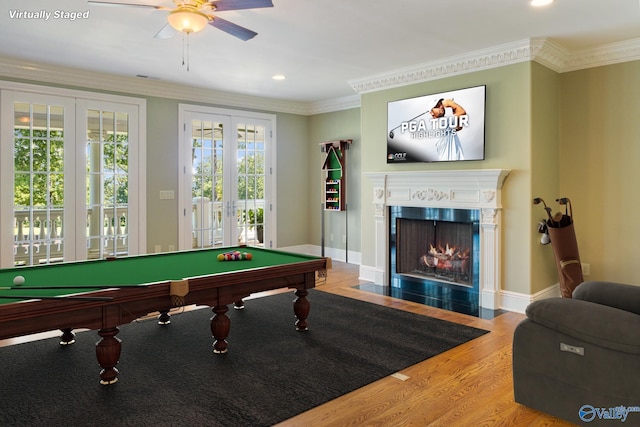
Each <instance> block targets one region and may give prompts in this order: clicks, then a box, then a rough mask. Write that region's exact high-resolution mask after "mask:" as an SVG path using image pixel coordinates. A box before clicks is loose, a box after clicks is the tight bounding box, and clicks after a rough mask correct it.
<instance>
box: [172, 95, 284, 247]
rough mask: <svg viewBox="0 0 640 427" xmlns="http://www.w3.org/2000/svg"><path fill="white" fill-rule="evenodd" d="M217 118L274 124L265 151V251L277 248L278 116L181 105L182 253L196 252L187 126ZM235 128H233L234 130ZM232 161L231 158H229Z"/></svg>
mask: <svg viewBox="0 0 640 427" xmlns="http://www.w3.org/2000/svg"><path fill="white" fill-rule="evenodd" d="M198 114H207V115H216V116H228V117H230V121H231V123H237V120H238V119H239V120H242V118H246V119H254V120H255V119H258V120H266V121H268V122H270V126H271V134H270V139H269V140H268V144H267V148H266V149H265V157H266V158H265V175H266V177H265V197H266V199H265V210H266V209H267V207H269V209H270V210H269V214H268V215H266V214H265V217H266V219H265V221H267V224H266V225H265V230H267V233H268V234H266V235H265V241H264V244H265V247H277V244H276V236H277V230H276V224H277V221H276V213H277V212H276V204H275V200H276V187H277V186H276V146H277V144H276V141H277V138H276V115H275V114H266V113H257V112H252V111H242V110H233V109H227V108H217V107H206V106H202V105H191V104H179V105H178V126H179V127H181V129H179V131H178V147H179V149H178V165H179V173H178V218H179V219H178V247H179V249H180V250H188V249H191V248H192V240H191V218H190V214H191V204H192V201H191V166H192V162H191V152H190V149H191V145H190V143H189V139H188V134H187V132H188V131H189V130H190V125H191V124H190V123H186V117H187V116H188V115H189V116H190V115H198ZM232 128H233V126H232ZM227 157H228V156H227Z"/></svg>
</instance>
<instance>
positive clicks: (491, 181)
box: [363, 169, 511, 209]
mask: <svg viewBox="0 0 640 427" xmlns="http://www.w3.org/2000/svg"><path fill="white" fill-rule="evenodd" d="M509 172H511V170H510V169H473V170H445V171H411V172H365V173H363V175H364V176H366V177H367V178H369V180H370V181H371V183H372V184H373V203H374V204H376V205H385V206H428V207H435V208H453V209H501V208H502V201H501V190H502V185H503V183H504V180H505V179H506V177H507V175H509Z"/></svg>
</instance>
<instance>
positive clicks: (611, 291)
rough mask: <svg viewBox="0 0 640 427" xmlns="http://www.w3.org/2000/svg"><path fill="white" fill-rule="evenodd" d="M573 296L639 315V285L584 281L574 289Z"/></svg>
mask: <svg viewBox="0 0 640 427" xmlns="http://www.w3.org/2000/svg"><path fill="white" fill-rule="evenodd" d="M573 298H575V299H580V300H583V301H591V302H595V303H598V304H603V305H608V306H609V307H616V308H619V309H621V310H626V311H630V312H632V313H635V314H639V315H640V286H634V285H625V284H622V283H613V282H596V281H591V282H584V283H582V284H580V285H579V286H578V287H577V288H576V289H575V291H574V292H573Z"/></svg>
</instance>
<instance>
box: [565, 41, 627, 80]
mask: <svg viewBox="0 0 640 427" xmlns="http://www.w3.org/2000/svg"><path fill="white" fill-rule="evenodd" d="M639 59H640V38H637V39H631V40H626V41H623V42H618V43H610V44H606V45H603V46H598V47H596V48H593V49H588V50H582V51H579V52H575V53H573V54H572V55H571V56H570V57H569V59H568V60H567V61H566V63H565V66H564V69H563V72H569V71H577V70H582V69H585V68H593V67H600V66H603V65H612V64H620V63H622V62H631V61H637V60H639Z"/></svg>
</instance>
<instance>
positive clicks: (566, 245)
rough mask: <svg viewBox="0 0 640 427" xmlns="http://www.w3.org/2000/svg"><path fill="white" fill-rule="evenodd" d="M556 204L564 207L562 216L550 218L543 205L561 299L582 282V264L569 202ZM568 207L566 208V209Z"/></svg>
mask: <svg viewBox="0 0 640 427" xmlns="http://www.w3.org/2000/svg"><path fill="white" fill-rule="evenodd" d="M540 202H542V203H543V204H544V201H543V200H542V199H540V198H536V199H534V201H533V203H534V204H538V203H540ZM556 202H558V203H560V204H561V205H564V206H565V213H564V215H563V214H561V213H560V212H558V213H556V214H555V215H554V216H551V209H550V208H548V207H547V206H546V204H545V210H546V211H547V216H548V219H547V220H546V221H545V223H546V225H547V229H546V232H547V233H548V234H549V239H550V240H551V247H552V248H553V255H554V257H555V260H556V270H557V272H558V280H559V283H560V293H561V295H562V297H563V298H571V296H572V295H573V291H574V289H575V288H576V287H577V286H578V285H579V284H580V283H582V282H583V281H584V277H583V276H582V263H581V262H580V254H579V252H578V242H577V240H576V233H575V229H574V227H573V209H572V207H571V201H570V200H569V199H568V198H566V197H563V198H560V199H556ZM567 207H568V208H567Z"/></svg>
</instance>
